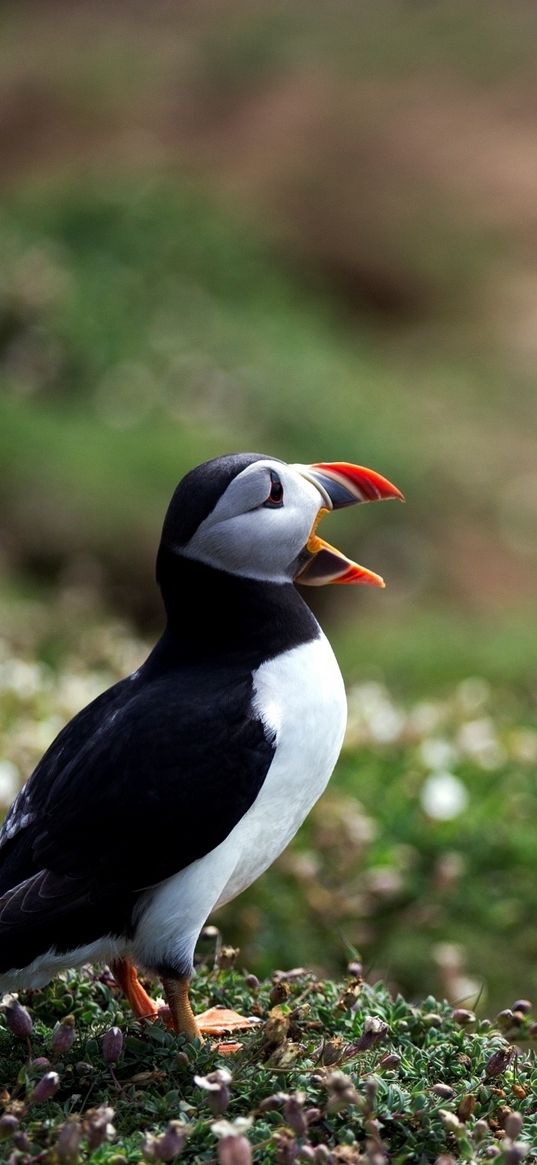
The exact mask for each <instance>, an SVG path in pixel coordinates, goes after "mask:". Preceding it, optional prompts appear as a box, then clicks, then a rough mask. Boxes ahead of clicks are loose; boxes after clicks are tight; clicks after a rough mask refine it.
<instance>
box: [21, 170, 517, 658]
mask: <svg viewBox="0 0 537 1165" xmlns="http://www.w3.org/2000/svg"><path fill="white" fill-rule="evenodd" d="M0 242H1V244H2V248H3V250H5V255H6V260H5V272H4V275H5V279H4V285H3V288H2V289H0V458H1V460H2V468H3V472H2V481H1V483H0V502H1V505H2V513H3V519H2V521H3V528H4V530H5V531H6V534H7V541H6V555H7V563H8V565H10V566H11V567H13V566H14V565H16V567H17V568H18V570H19V572H21V571H22V572H24V571H26V572H28V571H30V572H31V571H32V570H33V571H35V570H36V568H37V567H39V569H40V571H41V574H42V575H44V576H47V577H48V578H49V579H54V578H57V577H58V574H59V573H61V571H62V570H64V569H65V568H69V563H70V562H71V560H72V558H73V556H78V555H80V554H81V553H83V554H84V555H86V556H89V557H91V558H94V559H95V560H97V562H98V563H99V568H100V569H101V570H102V571H103V575H104V580H105V581H106V579H107V577H108V576H109V575H112V576H114V577H119V576H121V578H122V580H123V582H125V580H127V579H130V580H131V582H132V588H133V589H136V588H143V589H144V591H145V592H146V593H148V594H149V593H150V586H151V583H150V579H151V573H152V569H151V558H152V556H153V554H154V550H155V544H156V537H157V531H158V529H159V525H160V522H161V518H162V514H163V511H164V507H165V505H166V502H167V499H168V497H169V495H170V493H171V491H172V489H173V487H174V485H175V484H176V482H177V480H178V479H179V477H180V476H181V475H182V474H183V472H184V471H185V470H186V469H188V468H190V467H191V466H192V465H193V464H195V463H196V462H198V461H200V460H203V459H204V458H205V457H210V456H213V455H215V454H217V453H219V452H222V451H229V450H232V449H237V448H243V449H247V448H250V449H256V448H257V449H260V450H261V451H267V452H269V453H274V454H275V455H277V456H281V457H283V458H285V459H288V460H291V461H293V460H299V461H312V460H316V459H321V458H322V459H330V458H340V459H347V460H349V461H355V462H358V463H362V464H370V465H372V466H373V467H376V468H378V469H379V470H381V471H382V472H384V473H386V474H387V475H388V476H389V477H391V478H392V480H394V481H395V482H396V483H397V484H398V485H400V486H401V488H402V489H403V490H404V492H405V494H406V496H407V502H408V504H407V506H405V507H400V506H397V507H395V506H384V507H364V508H363V509H362V510H360V511H359V512H358V513H357V512H354V511H353V512H352V513H350V514H349V513H345V514H341V515H337V516H335V517H334V518H333V520H331V525H332V531H331V535H330V534H329V535H328V536H329V537H330V536H331V537H332V538H333V539H334V540H335V541H337V539H338V537H339V538H341V541H342V542H343V543H344V544H345V546H346V548H347V549H348V551H349V552H350V553H351V554H354V555H356V556H357V557H358V560H360V558H362V557H363V558H364V560H365V561H366V564H370V565H371V566H373V567H374V568H376V569H377V570H379V571H380V573H383V574H385V575H386V577H387V579H388V582H389V584H390V588H391V593H393V595H394V598H395V601H396V608H394V610H396V611H397V613H399V612H401V611H404V612H405V614H404V616H403V618H402V619H400V621H401V622H405V623H406V622H408V620H407V618H406V612H407V611H408V610H409V609H410V606H411V607H412V612H411V618H412V619H414V618H415V617H418V618H419V617H420V616H421V608H422V606H423V605H424V604H425V605H426V606H428V605H430V604H431V603H433V602H434V604H435V606H437V607H440V608H442V607H446V608H448V607H450V606H452V607H453V606H455V605H457V604H458V605H459V606H460V607H462V608H463V610H464V609H467V610H468V613H469V617H470V618H472V619H474V618H475V617H476V613H477V612H481V611H483V612H484V614H485V616H487V615H488V616H489V626H490V628H491V634H492V636H493V638H494V635H495V630H496V623H497V618H496V615H497V612H498V611H500V610H502V611H503V609H504V608H505V614H506V617H507V619H509V611H510V609H511V608H512V609H514V610H516V608H517V607H520V606H521V605H523V604H524V603H525V602H527V601H528V596H529V595H530V594H531V585H532V579H533V578H534V575H535V562H534V558H533V557H532V553H531V549H530V548H529V547H530V546H531V530H532V522H533V516H532V514H533V512H532V508H531V504H532V503H531V499H530V500H529V501H528V502H527V503H525V505H526V508H524V506H522V505H520V504H519V500H520V499H519V497H518V494H517V492H516V491H515V490H514V487H513V491H512V492H511V493H509V491H508V493H507V496H505V490H504V488H503V482H504V481H508V480H511V479H512V477H513V472H514V470H513V466H515V467H516V466H519V471H520V473H521V474H523V473H524V465H525V464H526V461H525V458H526V451H527V446H528V430H529V428H530V426H531V424H532V416H533V403H532V398H531V394H530V393H529V391H528V386H527V383H526V381H525V379H524V377H523V376H522V374H521V373H516V374H515V373H514V372H512V371H511V370H510V371H509V375H508V376H507V373H506V371H505V370H504V369H503V367H502V364H501V361H499V360H498V358H497V354H496V353H495V352H493V351H488V350H485V349H483V350H479V351H477V350H475V349H474V350H473V351H472V352H471V351H469V350H465V349H464V342H461V346H460V347H457V344H456V343H455V342H454V341H453V332H451V333H450V335H451V340H450V342H449V343H447V342H446V343H444V344H442V343H440V344H439V343H438V337H437V336H436V335H435V334H433V333H431V334H430V335H429V337H428V339H427V337H425V338H424V344H423V345H422V347H421V348H419V349H418V348H416V346H414V345H412V344H411V343H406V342H403V340H402V339H401V343H398V342H397V340H396V339H395V338H394V337H392V338H391V339H389V337H388V336H387V335H386V334H384V333H379V332H376V331H375V330H374V329H372V328H371V327H370V326H368V325H366V323H365V322H363V321H362V322H361V323H357V325H356V327H355V329H354V330H353V331H352V332H350V331H349V329H348V327H347V326H346V325H344V324H343V322H342V321H341V319H340V318H339V316H338V313H337V310H336V309H335V308H334V306H333V305H330V303H329V302H328V300H327V299H323V298H322V297H321V296H320V295H319V292H318V290H317V291H315V292H314V291H313V290H311V291H308V290H305V288H304V286H303V284H302V283H299V282H297V281H296V280H294V279H293V278H291V277H290V276H289V275H288V274H286V273H285V271H284V270H283V267H282V264H281V263H279V262H278V261H277V260H276V258H275V257H274V254H272V253H271V251H270V248H269V247H268V245H266V244H265V243H263V241H260V240H259V238H257V237H256V235H255V234H254V231H253V228H252V227H247V226H245V225H244V223H242V222H240V221H239V220H238V217H237V216H236V215H234V214H233V213H231V212H230V213H229V214H225V213H224V212H223V211H222V210H217V209H216V208H215V206H214V205H212V204H211V203H210V202H209V201H208V200H207V199H206V198H205V197H203V196H202V195H201V193H200V191H199V190H198V189H196V188H193V187H191V186H185V185H179V184H178V183H175V182H172V181H171V180H169V181H159V182H149V181H147V182H142V183H140V184H139V185H138V186H134V185H133V184H131V183H129V182H127V181H124V182H120V181H117V180H116V181H108V182H107V184H106V187H104V188H103V186H102V185H101V184H99V182H98V181H97V180H93V181H92V182H87V183H86V184H85V185H84V187H82V185H81V184H76V183H72V184H66V183H64V184H58V183H54V184H51V185H48V186H47V185H45V184H41V185H40V186H35V187H33V188H31V189H27V190H26V191H25V193H24V194H21V193H20V192H19V193H18V194H17V197H16V198H15V197H13V198H12V199H8V198H5V199H4V205H3V210H2V213H1V215H0ZM513 394H515V395H516V399H517V409H516V410H513V409H512V407H511V401H512V397H513ZM485 401H486V409H484V407H483V405H484V402H485ZM447 434H448V435H449V439H447V437H446V435H447ZM515 477H516V473H515ZM524 480H525V479H524ZM499 483H502V486H501V487H500V484H499ZM520 490H521V491H522V492H523V483H522V481H521V484H520ZM513 530H515V533H516V536H517V538H519V540H522V542H524V543H525V544H526V546H527V548H528V549H527V551H526V552H525V555H523V556H522V557H521V555H520V554H518V553H517V552H516V551H515V550H513V544H512V533H513ZM338 531H339V534H338ZM368 559H369V562H368ZM126 591H128V588H127V587H124V588H123V602H124V603H126V602H127V601H128V600H127V599H126V598H125V592H126ZM345 598H346V600H347V601H346V604H345ZM345 598H344V597H343V596H342V595H341V594H338V603H339V605H340V607H341V610H342V611H343V612H344V615H345V626H347V621H348V620H354V614H355V612H356V611H358V610H360V609H361V608H360V607H359V604H358V602H357V601H356V598H357V597H356V595H354V596H353V597H352V603H351V602H349V596H346V597H345ZM383 598H384V597H383ZM376 599H377V600H378V596H376ZM389 601H390V599H389V598H388V602H389ZM397 603H398V604H399V606H398V607H397ZM401 604H402V605H401ZM409 605H410V606H409ZM363 610H364V612H365V619H366V622H367V623H371V624H375V625H377V626H378V623H379V613H380V612H381V611H382V615H381V618H384V612H385V606H383V607H381V606H379V603H378V601H377V602H369V603H368V604H365V605H364V606H363ZM491 614H492V617H491V618H490V616H491ZM502 617H503V616H502ZM455 635H457V631H456V630H455ZM449 638H450V634H449V632H448V635H447V639H449ZM460 638H461V637H460V636H459V639H460ZM464 638H465V642H466V643H468V637H467V636H466V633H464ZM504 638H506V637H504ZM418 639H419V635H418ZM514 642H515V641H514V640H513V643H514ZM516 642H519V640H518V639H517V640H516ZM443 650H444V649H443V647H442V646H441V647H440V651H441V652H442V651H443ZM527 653H528V660H530V661H531V660H532V659H533V653H532V649H531V644H528V646H527ZM464 654H465V658H467V657H468V655H469V652H468V651H466V652H465V653H464Z"/></svg>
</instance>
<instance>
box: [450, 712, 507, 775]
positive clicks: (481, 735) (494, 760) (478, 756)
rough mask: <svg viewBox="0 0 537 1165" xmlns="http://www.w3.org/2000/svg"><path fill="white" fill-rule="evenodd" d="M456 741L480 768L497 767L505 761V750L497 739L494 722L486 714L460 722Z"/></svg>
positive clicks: (462, 750)
mask: <svg viewBox="0 0 537 1165" xmlns="http://www.w3.org/2000/svg"><path fill="white" fill-rule="evenodd" d="M457 743H458V745H459V747H460V749H461V752H464V753H465V754H466V756H469V757H470V758H471V759H472V760H473V761H475V762H476V763H477V764H478V765H480V767H481V768H482V769H497V768H499V767H500V765H502V764H503V763H504V762H505V759H506V756H505V751H504V749H503V748H502V746H501V744H500V743H499V741H498V738H497V736H496V731H495V728H494V723H493V721H492V720H491V719H490V717H488V716H482V717H480V718H479V719H478V720H468V721H467V723H466V724H462V725H461V727H460V729H459V733H458V737H457Z"/></svg>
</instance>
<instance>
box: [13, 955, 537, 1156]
mask: <svg viewBox="0 0 537 1165" xmlns="http://www.w3.org/2000/svg"><path fill="white" fill-rule="evenodd" d="M222 953H223V954H224V958H223V959H222V962H223V963H225V961H226V948H224V950H223V952H222ZM227 958H229V952H228V954H227ZM349 971H350V974H348V976H347V977H346V978H345V979H344V980H343V981H342V982H341V983H339V984H336V983H334V982H331V981H323V980H319V979H317V978H316V976H315V975H313V974H312V973H311V972H308V971H306V970H304V969H303V968H298V969H296V970H293V971H291V972H288V973H282V972H276V973H275V974H274V975H273V976H272V977H271V979H270V980H269V981H265V982H262V983H259V981H258V980H257V979H256V978H255V976H252V975H248V976H245V975H243V974H240V973H238V972H236V971H234V970H233V969H216V970H208V969H207V967H204V968H202V969H201V970H200V972H199V974H198V976H197V978H196V980H195V985H194V991H193V996H194V999H195V1003H196V1005H197V1007H198V1008H201V1007H203V1006H205V1005H206V1004H207V1003H211V1004H216V1005H218V1004H222V1005H224V1006H229V1005H231V1004H233V1006H240V1007H242V1008H243V1009H244V1010H245V1012H246V1013H247V1014H251V1015H254V1016H256V1017H258V1018H259V1019H260V1020H261V1021H262V1022H261V1023H260V1024H259V1028H257V1027H256V1028H254V1030H253V1032H252V1033H251V1034H248V1035H247V1036H245V1037H243V1038H242V1047H241V1049H240V1050H239V1051H236V1052H235V1053H234V1054H233V1055H226V1056H224V1055H223V1054H222V1052H221V1050H215V1048H214V1046H211V1045H210V1044H209V1043H208V1042H206V1043H205V1044H204V1045H203V1046H202V1047H200V1046H199V1045H197V1044H194V1045H188V1044H186V1043H185V1041H184V1040H183V1039H182V1038H181V1039H178V1038H177V1037H175V1036H174V1035H173V1034H171V1033H169V1032H168V1031H167V1030H166V1029H165V1028H164V1027H163V1026H162V1025H161V1023H160V1022H157V1023H155V1024H154V1025H147V1024H143V1023H142V1024H140V1023H139V1022H136V1021H134V1020H133V1019H132V1018H130V1017H129V1016H128V1015H127V1013H126V1010H125V1008H124V1005H123V1003H122V1001H121V999H119V998H118V996H117V994H116V992H115V990H114V988H113V985H112V983H111V979H110V976H109V975H108V974H107V972H106V970H105V971H103V972H102V973H101V974H100V975H99V974H98V973H97V972H95V973H92V972H91V971H90V970H89V969H88V970H87V972H82V973H81V974H80V975H77V976H75V975H74V974H67V975H65V976H62V977H61V978H59V979H57V980H56V981H55V982H54V983H53V984H52V985H51V986H50V987H49V988H47V989H45V990H43V991H36V992H32V993H26V994H25V995H21V997H20V1001H19V1002H18V1003H15V1004H13V1002H12V1001H11V1000H10V999H8V1000H7V1001H6V1002H7V1006H6V1007H5V1009H4V1010H5V1022H4V1024H3V1025H2V1028H1V1029H0V1057H1V1073H2V1084H3V1087H4V1091H3V1094H2V1102H3V1105H4V1115H3V1116H2V1117H1V1118H0V1137H2V1138H3V1145H2V1149H3V1153H4V1154H5V1155H4V1156H2V1158H1V1159H2V1160H8V1161H9V1162H10V1165H30V1162H36V1163H37V1162H39V1163H40V1165H41V1163H42V1165H77V1163H78V1162H84V1161H91V1162H92V1163H94V1165H104V1163H105V1162H107V1163H108V1165H125V1163H126V1162H129V1163H132V1165H135V1163H136V1165H138V1163H141V1162H142V1161H146V1162H154V1161H171V1160H175V1159H176V1158H177V1157H180V1159H181V1160H184V1161H185V1162H203V1161H207V1162H209V1161H211V1162H212V1161H215V1160H216V1159H218V1161H219V1162H220V1165H248V1163H249V1162H250V1161H251V1160H252V1159H253V1160H254V1161H256V1162H259V1163H263V1162H267V1165H268V1163H269V1162H276V1163H278V1162H279V1163H281V1165H292V1163H293V1162H295V1161H297V1162H298V1161H302V1162H304V1161H305V1162H308V1161H311V1162H314V1163H315V1162H316V1163H318V1165H358V1163H359V1162H363V1165H382V1163H383V1162H385V1161H393V1162H396V1163H398V1165H403V1163H404V1162H408V1163H410V1162H418V1161H423V1162H426V1161H436V1162H437V1163H438V1165H450V1163H451V1162H456V1161H467V1162H478V1161H485V1160H490V1159H491V1158H493V1159H495V1160H497V1161H498V1162H499V1163H503V1165H515V1163H516V1162H519V1161H522V1160H523V1159H524V1158H526V1160H534V1159H535V1152H536V1151H537V1120H536V1116H535V1103H534V1094H535V1087H536V1085H537V1076H536V1071H535V1059H534V1055H533V1052H532V1051H527V1050H521V1048H520V1047H518V1046H517V1045H515V1044H513V1043H511V1042H509V1040H508V1039H507V1038H506V1036H505V1031H506V1029H510V1031H509V1035H510V1037H512V1036H513V1035H515V1036H516V1038H517V1040H520V1039H521V1038H524V1039H525V1040H527V1039H528V1038H530V1039H531V1037H532V1035H533V1033H534V1029H535V1030H537V1025H536V1024H535V1023H534V1022H533V1018H532V1013H531V1005H530V1004H529V1002H528V1001H526V1000H517V1001H516V1003H515V1005H514V1009H513V1010H511V1009H510V1010H509V1011H506V1012H505V1013H504V1014H503V1015H502V1016H501V1017H499V1019H500V1022H501V1025H502V1027H503V1034H502V1032H501V1031H499V1030H495V1029H494V1028H493V1027H492V1025H491V1024H490V1022H489V1021H488V1020H477V1019H476V1017H475V1015H474V1014H473V1013H472V1012H471V1011H468V1010H465V1009H462V1008H452V1007H451V1006H450V1005H448V1004H446V1003H439V1002H437V1001H436V1000H435V999H434V998H432V997H428V998H427V999H425V1000H424V1002H423V1003H422V1004H421V1005H420V1006H414V1005H411V1004H409V1003H407V1002H406V1001H405V1000H404V999H403V998H402V997H401V996H400V995H396V996H392V995H390V994H389V993H388V991H387V990H386V988H385V987H384V986H383V985H382V984H381V983H378V984H376V985H374V986H368V985H367V984H365V983H364V982H363V980H362V978H361V969H360V966H359V964H351V966H350V968H349ZM22 1009H24V1010H22ZM30 1028H31V1030H30ZM15 1032H17V1033H18V1038H17V1035H16V1034H15Z"/></svg>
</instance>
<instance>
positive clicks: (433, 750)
mask: <svg viewBox="0 0 537 1165" xmlns="http://www.w3.org/2000/svg"><path fill="white" fill-rule="evenodd" d="M419 754H420V758H421V761H422V763H423V764H424V765H425V768H426V769H432V770H433V771H434V770H437V769H448V768H450V766H451V765H453V764H455V762H456V760H457V750H456V748H455V747H454V746H453V745H452V744H450V742H449V740H443V739H441V738H440V737H438V736H432V737H428V738H426V739H425V740H422V742H421V744H420V748H419Z"/></svg>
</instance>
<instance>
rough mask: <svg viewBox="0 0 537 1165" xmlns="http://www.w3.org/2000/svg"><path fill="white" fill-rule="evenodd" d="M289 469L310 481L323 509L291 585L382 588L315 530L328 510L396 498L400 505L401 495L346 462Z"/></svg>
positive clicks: (371, 574) (381, 582)
mask: <svg viewBox="0 0 537 1165" xmlns="http://www.w3.org/2000/svg"><path fill="white" fill-rule="evenodd" d="M293 468H294V469H296V470H298V472H299V473H301V474H302V477H305V478H307V480H308V481H311V483H312V485H315V486H316V487H317V489H318V490H319V493H320V494H321V496H322V498H323V505H322V507H321V509H320V510H319V513H318V515H317V518H316V519H315V522H314V524H313V527H312V529H311V532H310V536H309V538H308V541H307V543H306V546H305V552H306V554H307V555H308V556H309V557H308V560H307V562H306V564H305V565H304V566H301V569H300V570H299V572H298V574H297V575H296V576H295V582H298V583H304V584H305V585H307V586H312V587H322V586H325V584H326V583H352V584H354V585H355V586H356V585H364V584H368V585H369V586H374V587H383V586H385V582H384V579H382V578H381V577H380V575H379V574H375V572H374V571H372V570H367V568H366V567H365V566H359V565H358V563H357V562H352V561H351V559H350V558H347V557H346V556H345V555H344V554H342V552H341V550H336V548H335V546H331V545H330V543H329V542H325V541H324V539H323V538H319V536H318V534H317V526H318V524H319V522H320V520H321V518H323V517H324V515H325V514H327V513H329V511H330V510H339V509H341V508H342V507H343V506H354V505H356V504H357V503H358V502H377V501H384V500H387V499H389V498H397V499H398V500H399V501H401V502H403V501H404V500H405V499H404V497H403V494H402V493H401V491H400V490H398V489H397V486H395V485H392V483H391V481H388V480H387V478H385V477H382V476H381V474H380V473H375V471H374V470H373V469H366V468H365V467H364V466H363V465H350V464H349V462H347V461H334V462H324V461H323V462H319V463H318V464H315V465H295V466H293Z"/></svg>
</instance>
